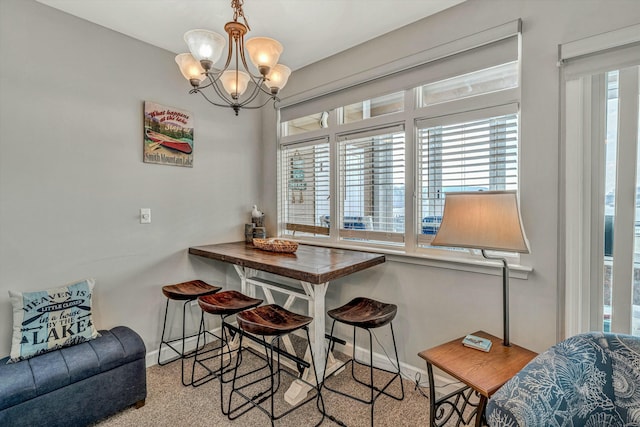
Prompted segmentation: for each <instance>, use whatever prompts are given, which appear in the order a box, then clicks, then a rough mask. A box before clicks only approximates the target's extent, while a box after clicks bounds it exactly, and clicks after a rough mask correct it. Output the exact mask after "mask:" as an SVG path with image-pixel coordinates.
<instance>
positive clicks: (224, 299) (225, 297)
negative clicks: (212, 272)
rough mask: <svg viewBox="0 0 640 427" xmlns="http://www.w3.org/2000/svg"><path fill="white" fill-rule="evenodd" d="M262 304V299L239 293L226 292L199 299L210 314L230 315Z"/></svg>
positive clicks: (203, 309)
mask: <svg viewBox="0 0 640 427" xmlns="http://www.w3.org/2000/svg"><path fill="white" fill-rule="evenodd" d="M260 304H262V300H261V299H257V298H251V297H248V296H246V295H245V294H243V293H240V292H238V291H224V292H218V293H215V294H209V295H204V296H201V297H198V305H199V306H200V308H201V309H202V311H205V312H207V313H209V314H218V315H222V316H224V315H229V314H234V313H237V312H239V311H243V310H248V309H250V308H253V307H257V306H259V305H260Z"/></svg>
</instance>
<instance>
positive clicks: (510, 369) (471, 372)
mask: <svg viewBox="0 0 640 427" xmlns="http://www.w3.org/2000/svg"><path fill="white" fill-rule="evenodd" d="M473 335H477V336H479V337H483V338H487V339H490V340H491V341H492V343H493V344H492V345H491V350H489V352H484V351H480V350H475V349H473V348H469V347H465V346H464V345H462V339H463V338H464V337H460V338H457V339H455V340H453V341H449V342H448V343H445V344H442V345H439V346H437V347H433V348H430V349H428V350H424V351H422V352H420V353H419V354H418V355H419V356H420V357H422V358H423V359H424V360H426V362H427V372H428V374H429V406H430V413H429V420H430V426H431V427H441V426H443V425H444V424H446V423H447V421H449V420H450V419H451V418H452V417H457V418H459V419H460V420H462V422H463V423H464V424H468V423H469V422H470V421H471V418H472V417H473V416H475V425H476V427H479V426H481V425H482V423H483V421H484V410H485V407H486V405H487V400H488V399H489V397H491V395H492V394H493V393H495V392H496V391H497V390H498V389H499V388H500V387H502V385H503V384H504V383H506V382H507V381H508V380H509V379H511V377H513V376H514V375H515V374H517V373H518V371H520V370H521V369H522V368H523V367H524V366H525V365H526V364H527V363H529V361H530V360H531V359H533V358H534V357H535V356H536V355H537V354H536V353H534V352H533V351H530V350H527V349H525V348H522V347H519V346H517V345H514V344H511V346H510V347H505V346H503V345H502V340H501V339H500V338H498V337H495V336H493V335H490V334H488V333H486V332H483V331H478V332H474V333H473ZM433 366H436V367H437V368H439V369H442V370H443V371H444V372H446V373H447V374H449V375H451V376H452V377H454V378H456V379H458V380H460V381H461V382H462V383H464V384H465V385H464V386H463V387H461V388H459V389H458V390H456V391H453V392H451V393H448V394H446V395H444V396H442V397H440V398H439V399H436V393H435V384H434V379H433ZM474 393H475V394H476V395H477V396H478V397H479V399H480V400H479V402H478V403H477V404H476V403H472V402H471V401H470V399H471V396H472V394H474ZM469 407H474V409H473V411H472V412H471V413H470V415H469V417H468V418H467V419H466V420H465V419H464V417H463V415H464V412H465V410H466V409H468V408H469Z"/></svg>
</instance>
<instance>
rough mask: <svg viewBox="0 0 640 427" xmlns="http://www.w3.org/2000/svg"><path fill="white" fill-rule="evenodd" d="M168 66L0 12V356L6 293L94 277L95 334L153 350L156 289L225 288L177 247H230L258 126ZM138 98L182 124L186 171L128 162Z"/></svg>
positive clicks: (83, 30)
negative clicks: (130, 331) (199, 92)
mask: <svg viewBox="0 0 640 427" xmlns="http://www.w3.org/2000/svg"><path fill="white" fill-rule="evenodd" d="M173 57H174V54H172V53H170V52H167V51H165V50H162V49H158V48H155V47H152V46H150V45H147V44H145V43H142V42H139V41H136V40H134V39H131V38H128V37H126V36H123V35H121V34H118V33H115V32H113V31H110V30H107V29H105V28H102V27H99V26H96V25H94V24H91V23H89V22H86V21H83V20H80V19H78V18H75V17H73V16H70V15H67V14H64V13H61V12H59V11H57V10H54V9H51V8H49V7H47V6H43V5H41V4H39V3H36V2H34V1H31V0H2V1H1V2H0V58H2V59H1V60H0V355H6V354H8V353H9V348H10V336H11V325H12V317H11V313H12V311H11V305H10V302H9V299H8V295H7V291H8V290H9V289H14V290H24V291H31V290H39V289H43V288H48V287H53V286H58V285H63V284H66V283H68V282H70V281H73V280H76V279H82V278H84V277H94V278H95V279H96V281H97V285H96V291H95V302H94V305H95V315H94V320H95V323H96V325H97V326H98V327H99V328H110V327H112V326H115V325H128V326H130V327H132V328H134V329H135V330H136V331H138V332H139V333H140V334H141V335H142V337H143V338H144V340H145V342H146V344H147V348H148V350H154V349H156V348H157V342H158V338H159V335H160V330H161V324H160V321H161V320H162V319H161V314H162V310H163V309H164V301H165V300H164V298H163V296H162V293H161V291H160V287H161V286H162V285H164V284H168V283H176V282H179V281H184V280H190V279H192V278H196V277H199V278H202V279H205V280H210V281H220V282H223V283H224V282H226V281H227V280H229V281H231V283H236V282H237V279H236V277H235V274H234V273H233V271H230V270H229V269H228V268H226V267H222V266H218V265H214V264H207V263H204V262H202V261H200V260H197V259H195V260H194V259H192V258H191V257H189V256H188V255H187V252H186V249H187V248H188V247H189V246H192V245H198V244H205V243H212V242H222V241H232V240H241V239H242V238H243V233H244V229H243V226H242V224H243V223H244V222H246V220H247V217H248V215H249V212H250V210H251V205H252V204H253V203H255V202H258V203H259V202H260V200H258V197H259V194H260V193H259V182H260V175H261V170H260V168H261V162H260V159H261V144H260V131H261V127H260V126H261V117H260V114H259V113H256V112H246V111H243V112H241V114H240V116H239V117H235V116H234V114H233V111H232V110H223V109H220V108H217V107H212V106H209V104H207V103H206V102H205V101H204V100H203V99H202V98H201V97H200V96H196V95H189V94H188V93H187V92H188V89H189V87H188V86H189V85H188V83H187V82H186V81H185V80H184V79H183V77H182V75H181V74H180V72H179V71H178V68H177V66H176V64H175V62H174V60H173ZM145 100H148V101H154V102H158V103H161V104H164V105H168V106H171V107H176V108H180V109H184V110H187V111H190V112H192V113H193V117H194V120H195V149H194V166H193V168H182V167H175V166H163V165H155V164H147V163H143V162H142V130H143V121H142V113H143V102H144V101H145ZM143 207H144V208H151V210H152V223H151V224H148V225H142V224H140V222H139V218H138V215H139V209H140V208H143ZM234 280H235V282H234Z"/></svg>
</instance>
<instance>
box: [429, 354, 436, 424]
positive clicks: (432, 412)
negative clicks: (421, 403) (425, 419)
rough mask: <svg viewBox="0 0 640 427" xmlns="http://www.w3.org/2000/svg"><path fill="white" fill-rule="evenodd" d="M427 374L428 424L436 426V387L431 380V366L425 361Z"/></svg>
mask: <svg viewBox="0 0 640 427" xmlns="http://www.w3.org/2000/svg"><path fill="white" fill-rule="evenodd" d="M427 374H428V375H427V376H428V377H429V426H430V427H437V424H436V387H435V381H434V380H433V366H431V363H429V362H427Z"/></svg>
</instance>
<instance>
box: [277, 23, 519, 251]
mask: <svg viewBox="0 0 640 427" xmlns="http://www.w3.org/2000/svg"><path fill="white" fill-rule="evenodd" d="M519 30H520V26H519V21H517V22H515V21H514V22H512V23H508V24H505V25H503V26H500V27H499V28H498V29H496V28H492V29H491V30H490V31H487V32H486V34H485V33H483V34H479V35H478V36H477V37H476V36H471V37H469V38H468V39H466V38H463V39H460V40H456V41H455V42H452V43H451V44H450V46H446V45H442V46H438V48H437V49H433V50H432V51H423V52H422V53H420V54H419V55H417V56H420V58H430V59H428V60H427V61H426V62H422V63H419V64H418V65H412V64H411V61H412V60H413V59H411V60H408V59H407V58H403V59H402V60H399V61H398V64H397V68H396V69H395V70H394V69H392V66H391V63H390V64H385V65H384V66H382V67H381V68H382V69H384V70H383V71H381V72H383V73H388V74H384V75H382V76H376V75H375V73H374V72H371V70H367V71H365V72H364V73H363V74H365V75H364V76H362V77H359V78H360V79H362V80H360V81H357V80H354V79H355V78H356V77H357V75H356V74H354V75H353V76H348V77H346V78H345V80H346V82H344V83H346V84H347V86H344V87H346V89H344V87H340V86H338V84H342V82H331V83H328V84H327V85H326V87H323V88H313V89H310V90H309V91H307V92H304V93H300V94H297V95H293V97H292V98H291V99H290V101H289V102H290V104H289V105H285V106H284V107H283V108H281V110H280V117H281V120H282V127H281V132H280V134H281V136H280V140H279V147H280V149H279V152H278V161H279V162H280V163H279V164H280V167H279V183H280V184H279V185H280V187H279V195H280V198H279V200H280V203H279V206H278V224H279V230H278V232H279V235H280V236H288V237H294V238H296V239H298V240H302V241H307V242H311V243H318V244H326V245H332V246H343V247H363V248H373V249H375V250H383V251H384V250H387V251H390V252H391V253H394V254H407V255H413V256H433V257H440V258H441V259H444V258H447V259H449V258H450V257H454V258H460V257H466V258H469V257H475V254H469V253H467V251H459V250H454V251H450V252H448V253H447V254H446V256H445V257H443V256H442V255H443V249H442V248H440V249H437V248H432V247H431V246H430V245H429V243H430V241H431V239H432V238H433V236H434V235H435V233H436V232H437V230H438V227H439V225H440V218H441V216H442V211H443V206H444V195H445V194H446V193H447V192H452V191H476V190H478V191H480V190H501V189H508V190H513V189H516V190H517V189H518V185H519V181H518V170H519V169H518V161H519V158H518V120H519V116H518V112H519V111H518V101H519V97H520V89H519V72H520V66H519V52H520V49H519V45H520V37H519ZM446 49H449V50H450V52H451V53H450V54H449V55H448V56H447V55H444V56H443V51H445V50H446ZM394 66H395V65H394ZM303 96H309V98H307V99H304V98H302V97H303ZM463 252H464V253H463ZM513 256H514V257H515V258H516V259H517V257H518V255H517V254H514V255H513Z"/></svg>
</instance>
